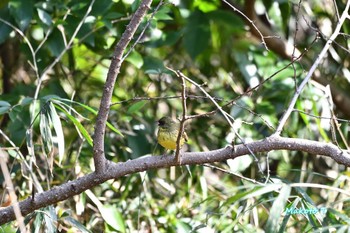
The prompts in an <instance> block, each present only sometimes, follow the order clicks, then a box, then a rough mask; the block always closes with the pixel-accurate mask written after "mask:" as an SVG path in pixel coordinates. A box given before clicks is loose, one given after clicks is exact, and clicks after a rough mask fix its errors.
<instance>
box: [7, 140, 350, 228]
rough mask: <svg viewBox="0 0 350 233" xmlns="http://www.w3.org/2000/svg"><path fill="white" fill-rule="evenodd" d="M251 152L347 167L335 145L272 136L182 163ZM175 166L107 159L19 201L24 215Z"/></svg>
mask: <svg viewBox="0 0 350 233" xmlns="http://www.w3.org/2000/svg"><path fill="white" fill-rule="evenodd" d="M248 148H249V150H251V151H252V152H254V153H261V152H268V151H274V150H289V151H303V152H306V153H309V154H314V155H323V156H327V157H330V158H332V159H334V160H335V161H336V162H338V163H339V164H343V165H345V166H348V167H349V166H350V154H349V152H348V151H345V150H341V149H339V148H338V147H337V146H335V145H333V144H330V143H324V142H319V141H312V140H306V139H295V138H284V137H279V136H271V137H268V138H266V139H262V140H260V141H255V142H250V143H246V145H243V144H240V145H235V148H234V149H233V147H232V146H228V147H225V148H221V149H217V150H212V151H207V152H186V153H181V164H182V165H201V164H206V163H214V162H219V161H225V160H227V159H234V158H236V157H239V156H242V155H246V154H250V151H249V150H248ZM171 166H178V164H177V161H176V160H174V156H172V155H168V156H150V157H141V158H137V159H134V160H129V161H126V162H123V163H113V162H109V161H108V162H107V166H106V169H105V170H103V171H100V173H96V172H94V173H90V174H88V175H85V176H83V177H81V178H78V179H77V180H74V181H70V182H68V183H65V184H62V185H60V186H57V187H53V188H52V189H51V190H48V191H45V192H42V193H38V194H36V195H35V197H34V198H31V197H29V198H27V199H26V200H24V201H21V202H20V203H19V207H20V209H21V213H22V215H24V216H25V215H27V214H29V213H31V212H33V211H34V210H37V209H39V208H42V207H45V206H49V205H52V204H55V203H57V202H60V201H63V200H66V199H68V198H70V197H73V196H74V195H77V194H80V193H82V192H84V191H85V190H87V189H90V188H92V187H94V186H96V185H98V184H101V183H103V182H105V181H107V180H109V179H118V178H120V177H122V176H125V175H128V174H132V173H136V172H141V171H146V170H150V169H157V168H168V167H171ZM12 220H15V214H14V211H13V208H12V206H11V207H6V208H4V209H2V210H0V225H1V224H4V223H6V222H9V221H12Z"/></svg>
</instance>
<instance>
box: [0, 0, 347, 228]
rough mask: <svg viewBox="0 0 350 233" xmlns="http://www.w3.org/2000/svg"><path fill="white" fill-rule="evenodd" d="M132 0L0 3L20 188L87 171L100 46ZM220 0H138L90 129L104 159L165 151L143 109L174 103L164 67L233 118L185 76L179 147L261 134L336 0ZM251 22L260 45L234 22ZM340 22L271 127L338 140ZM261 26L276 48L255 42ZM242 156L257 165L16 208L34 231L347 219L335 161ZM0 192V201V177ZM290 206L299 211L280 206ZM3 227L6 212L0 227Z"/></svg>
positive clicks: (107, 48)
mask: <svg viewBox="0 0 350 233" xmlns="http://www.w3.org/2000/svg"><path fill="white" fill-rule="evenodd" d="M139 3H140V1H129V0H124V1H117V0H116V1H110V0H98V1H97V0H96V1H88V0H79V1H66V0H57V1H56V0H55V1H51V0H47V1H39V0H26V1H23V0H9V1H4V2H2V3H1V4H0V56H1V66H0V77H1V83H0V92H1V96H0V133H1V135H0V147H1V148H2V149H3V150H4V151H6V152H7V154H8V158H7V165H8V167H9V169H10V173H11V179H12V182H13V184H14V186H15V187H16V194H17V196H18V198H19V199H20V200H22V199H25V198H27V197H29V196H30V195H31V194H32V192H40V191H42V190H47V189H50V188H52V187H54V186H55V185H59V184H62V183H65V182H67V181H69V180H73V179H76V178H78V177H80V176H82V175H84V174H87V173H90V172H92V171H94V167H93V158H92V143H93V141H92V138H93V132H94V124H95V119H96V114H97V110H98V108H99V104H100V98H101V95H102V91H103V87H104V82H105V79H106V76H107V72H108V68H109V64H110V59H111V57H112V54H113V49H114V47H115V45H116V43H117V42H118V41H119V39H120V37H121V35H122V33H123V32H124V31H125V29H126V25H127V24H128V22H129V20H130V17H131V15H132V14H133V12H135V10H136V9H137V7H138V6H139ZM233 4H234V5H233V6H234V7H236V9H238V10H240V11H241V12H242V14H241V13H239V12H238V11H234V10H233V9H232V8H231V7H230V6H229V5H228V4H227V3H225V1H224V2H221V1H219V0H215V1H206V0H195V1H182V2H177V1H173V2H168V1H166V2H159V1H155V2H153V4H152V8H151V9H150V11H149V14H148V15H147V17H146V18H145V19H144V21H143V22H142V27H141V28H139V29H138V32H137V35H136V37H135V38H133V40H132V42H131V46H129V48H128V50H127V51H126V53H125V61H124V63H123V65H122V67H121V73H120V74H119V76H118V79H117V83H116V87H115V89H114V94H113V97H112V102H113V104H112V106H111V111H110V115H109V125H108V129H107V135H106V139H105V150H106V155H107V158H108V159H109V160H112V161H114V162H123V161H127V160H130V159H134V158H137V157H140V156H147V155H159V154H163V153H165V151H164V150H163V149H162V148H161V147H160V146H157V141H156V136H155V132H156V126H157V125H156V120H157V119H159V118H161V117H162V116H164V115H169V116H172V117H173V118H176V117H181V116H182V100H181V92H182V82H181V79H180V78H178V77H177V76H176V75H174V73H173V72H171V71H170V70H169V69H167V67H169V68H171V69H175V70H180V71H181V72H182V73H183V74H185V75H186V76H187V77H189V78H191V79H192V80H193V81H194V82H196V83H198V84H199V85H201V87H202V88H204V89H205V90H206V91H207V92H208V93H209V94H210V95H211V96H212V97H213V98H214V100H215V101H216V102H217V103H218V104H220V105H221V106H223V109H224V110H225V111H226V112H227V113H229V115H230V116H231V117H233V118H234V119H235V124H234V129H233V128H230V127H229V125H228V124H227V122H226V121H225V118H224V117H223V116H222V114H220V112H219V111H217V107H216V106H215V105H214V104H213V103H212V101H211V100H210V99H209V98H208V97H207V96H206V95H205V94H204V93H203V92H202V91H201V90H200V89H199V88H198V87H196V86H195V85H193V84H192V83H190V82H186V91H187V92H186V93H187V95H188V99H187V114H188V115H197V114H199V115H200V114H203V116H202V117H197V118H194V119H192V120H190V121H189V123H188V124H187V125H186V132H187V134H188V136H189V138H190V141H189V143H188V148H187V149H188V150H190V151H206V150H212V149H217V148H222V147H225V146H226V145H228V144H232V143H236V144H240V143H242V141H241V140H240V139H238V138H237V136H235V131H237V132H238V134H239V135H240V137H242V138H243V139H244V140H245V141H247V142H249V141H253V140H258V139H263V138H265V137H267V136H269V135H271V134H272V133H274V131H275V129H276V126H277V124H278V122H279V118H280V117H281V116H282V114H283V113H284V111H285V110H286V107H287V106H288V103H289V101H290V99H291V97H292V96H293V95H294V93H295V89H296V87H297V86H298V85H299V84H300V82H301V81H302V80H303V78H304V77H305V74H306V72H307V71H308V70H309V68H310V67H311V65H312V64H313V62H314V60H315V58H316V57H317V56H318V54H319V52H320V51H321V50H322V48H323V46H324V45H325V44H326V42H327V39H328V38H329V36H330V35H331V33H332V29H334V28H335V27H336V25H337V22H338V20H339V15H340V14H342V12H343V9H344V7H345V3H344V1H311V0H310V1H301V2H298V1H276V2H275V1H270V0H263V1H252V0H250V1H234V3H233ZM158 7H159V8H158ZM250 8H253V11H254V14H253V16H254V17H256V18H255V20H253V21H252V22H251V23H249V22H248V21H247V20H246V18H245V17H244V16H243V14H244V15H246V16H249V17H252V12H250V11H249V9H250ZM255 11H256V12H257V13H256V14H257V15H255ZM252 23H253V24H254V25H256V26H257V27H258V29H260V28H261V27H262V26H261V25H262V24H263V25H264V27H266V28H267V29H266V30H267V31H268V32H270V33H269V34H264V36H266V37H265V38H264V41H266V43H267V47H268V48H269V50H267V49H266V47H265V46H264V43H262V42H263V41H262V38H261V37H259V36H255V34H254V32H253V31H252V30H250V29H249V28H253V26H252ZM143 30H145V31H144V33H143ZM261 30H262V29H261ZM349 30H350V24H349V23H348V22H347V23H345V24H344V25H343V28H342V34H340V35H339V36H338V37H337V39H336V41H335V43H334V45H333V46H332V48H331V49H330V52H329V53H328V56H327V57H326V58H325V59H324V60H323V62H322V64H321V66H319V68H318V69H317V71H316V72H315V74H314V80H313V81H311V82H310V83H309V84H308V85H307V87H306V89H305V90H304V91H303V92H302V94H301V96H300V98H299V99H298V102H297V104H296V106H295V110H294V112H293V114H292V115H291V117H290V119H289V120H288V122H287V125H286V126H285V128H284V131H283V135H284V136H288V137H293V138H307V139H312V140H316V141H325V142H331V143H336V144H337V145H339V147H341V148H348V146H347V142H348V141H349V139H348V137H349V132H348V126H349V121H348V120H347V119H349V117H350V108H349V107H348V106H349V105H346V103H349V102H346V101H348V99H349V98H350V96H349V93H348V92H346V90H349V80H350V75H349V71H348V69H349V65H350V64H349V59H348V57H349V42H348V38H349V35H348V31H349ZM272 40H276V41H279V42H282V45H283V44H285V45H287V44H288V45H289V46H290V47H291V48H292V49H290V50H288V52H286V50H284V48H283V46H281V47H277V48H271V47H269V43H268V42H269V41H272ZM276 43H277V42H276ZM293 48H294V50H293ZM293 57H294V58H295V57H299V59H298V60H293V59H292V58H293ZM291 61H293V62H291ZM259 84H261V85H259ZM326 85H330V86H328V87H326ZM338 97H341V98H342V100H343V102H339V101H338V99H337V98H338ZM332 99H333V100H332ZM212 111H214V112H212ZM206 113H211V114H206ZM337 119H338V120H337ZM341 119H344V121H341ZM257 157H258V159H259V164H260V166H261V167H262V171H263V174H261V173H260V171H259V166H258V165H257V163H255V162H254V161H253V158H252V156H251V155H247V156H242V157H239V158H237V159H234V160H230V161H227V162H220V163H219V162H218V163H217V164H212V165H208V166H190V167H176V168H171V169H159V170H151V171H147V172H143V173H136V174H133V175H130V176H127V177H123V178H122V179H119V180H110V181H108V182H106V183H104V184H103V185H100V186H98V187H95V188H94V189H93V190H88V191H86V192H84V193H82V194H80V195H78V196H75V197H74V198H73V199H68V200H66V201H64V202H61V203H58V204H57V205H55V206H49V207H45V208H43V209H41V210H40V211H36V212H34V213H32V214H31V215H28V216H26V218H25V223H26V224H27V227H28V229H32V230H33V231H34V229H35V230H38V231H40V230H42V231H44V230H45V231H47V232H56V230H59V231H62V232H75V231H76V229H79V230H80V231H83V232H86V231H91V232H102V231H104V232H134V231H137V230H139V231H140V232H201V231H202V232H232V231H244V232H256V231H263V230H265V231H266V232H272V231H280V232H284V231H288V232H292V231H299V232H306V231H312V230H313V229H319V230H320V231H322V230H324V231H326V232H328V231H331V230H332V229H337V231H339V232H341V230H343V231H346V230H348V231H349V229H350V218H349V215H350V199H349V198H350V196H349V195H346V192H347V193H348V194H349V193H350V171H349V170H348V168H346V167H344V166H343V165H339V164H337V163H336V162H334V161H332V160H331V159H328V158H324V157H320V156H314V155H310V154H307V153H302V152H298V151H273V152H269V153H265V154H258V155H257ZM0 181H1V183H4V176H3V174H0ZM281 183H283V184H285V185H283V186H282V188H281V186H279V184H281ZM321 184H322V185H321ZM3 187H4V186H3ZM341 190H343V191H344V192H341ZM0 193H1V196H0V197H1V204H2V206H6V203H7V202H8V199H9V196H8V192H7V191H6V189H5V188H3V189H1V192H0ZM294 208H298V209H299V210H300V211H301V212H298V213H294V214H293V213H292V214H288V211H292V210H293V209H294ZM321 208H322V209H321ZM323 208H326V209H323ZM303 210H317V213H316V212H315V213H307V212H305V211H304V212H303ZM321 210H322V211H321ZM289 213H291V212H289ZM16 227H17V225H16V223H15V222H11V223H8V224H5V225H3V226H1V227H0V231H3V232H15V229H16Z"/></svg>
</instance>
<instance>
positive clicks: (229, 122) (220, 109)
mask: <svg viewBox="0 0 350 233" xmlns="http://www.w3.org/2000/svg"><path fill="white" fill-rule="evenodd" d="M166 68H167V69H169V70H170V71H174V70H173V69H171V68H168V67H166ZM176 74H177V75H179V76H180V77H182V78H184V79H185V80H187V81H189V82H190V83H192V84H193V85H195V86H196V87H197V88H199V89H200V90H201V91H202V92H203V93H204V94H205V95H206V96H207V97H208V98H209V99H210V101H211V102H212V103H213V104H214V105H215V106H216V108H217V109H218V111H220V112H221V114H222V115H223V116H224V118H225V120H226V121H227V123H228V124H229V125H230V127H231V129H232V130H233V132H234V133H235V135H236V136H237V138H238V139H239V140H240V141H241V142H242V144H243V145H245V146H247V144H246V143H245V140H244V139H243V138H242V137H241V136H240V135H239V134H238V132H237V131H236V129H235V127H234V125H233V122H232V121H234V119H233V117H232V116H231V115H230V114H228V113H226V112H225V111H224V110H223V109H222V107H221V106H220V105H219V104H218V103H217V102H216V101H215V100H214V99H213V98H212V97H211V95H209V93H208V92H207V91H206V90H204V88H203V87H202V86H201V85H199V84H198V83H196V82H195V81H193V80H192V79H190V78H188V77H187V76H185V75H184V74H183V73H181V72H180V71H176ZM230 118H231V119H232V121H231V120H230ZM247 149H248V151H249V152H250V154H251V155H252V157H253V158H254V161H255V163H256V164H257V166H258V170H259V172H260V173H261V175H262V176H264V173H263V171H262V169H261V166H260V164H259V161H258V159H257V157H256V156H255V154H254V153H253V151H252V150H251V149H250V148H249V147H248V146H247Z"/></svg>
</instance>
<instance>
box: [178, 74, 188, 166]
mask: <svg viewBox="0 0 350 233" xmlns="http://www.w3.org/2000/svg"><path fill="white" fill-rule="evenodd" d="M176 74H177V76H178V77H179V78H181V82H182V92H181V96H182V118H181V121H180V128H179V134H178V135H177V139H176V151H175V160H176V161H177V162H178V164H181V155H180V149H181V147H180V142H181V139H182V136H183V134H184V128H185V127H184V125H185V121H186V120H187V117H186V116H187V105H186V100H187V96H186V81H185V79H184V77H183V76H182V75H181V74H179V73H178V72H176Z"/></svg>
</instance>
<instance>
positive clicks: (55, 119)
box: [48, 102, 65, 164]
mask: <svg viewBox="0 0 350 233" xmlns="http://www.w3.org/2000/svg"><path fill="white" fill-rule="evenodd" d="M48 113H49V115H50V118H51V121H52V125H53V128H54V129H55V132H56V137H57V141H56V142H57V146H58V161H59V164H61V162H62V159H63V157H64V152H65V150H64V134H63V128H62V124H61V120H60V118H59V116H58V114H57V112H56V109H55V107H54V105H53V103H52V102H49V109H48Z"/></svg>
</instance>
